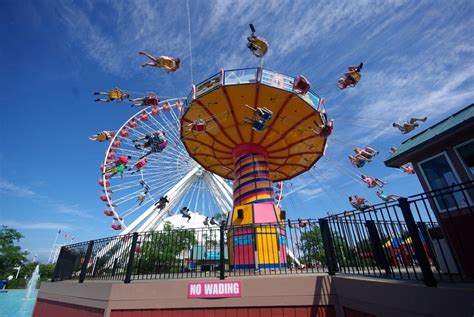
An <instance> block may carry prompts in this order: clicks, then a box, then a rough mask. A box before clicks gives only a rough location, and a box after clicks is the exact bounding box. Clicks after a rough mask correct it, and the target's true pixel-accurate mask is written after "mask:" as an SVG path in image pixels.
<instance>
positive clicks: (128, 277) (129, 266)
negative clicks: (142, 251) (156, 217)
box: [123, 232, 138, 284]
mask: <svg viewBox="0 0 474 317" xmlns="http://www.w3.org/2000/svg"><path fill="white" fill-rule="evenodd" d="M137 240H138V232H134V233H133V238H132V244H131V246H130V253H129V255H128V264H127V272H126V273H125V280H124V281H123V282H124V283H125V284H128V283H130V281H131V280H132V270H133V259H134V257H135V248H136V247H137Z"/></svg>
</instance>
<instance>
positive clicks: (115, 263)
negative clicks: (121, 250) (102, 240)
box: [112, 258, 118, 277]
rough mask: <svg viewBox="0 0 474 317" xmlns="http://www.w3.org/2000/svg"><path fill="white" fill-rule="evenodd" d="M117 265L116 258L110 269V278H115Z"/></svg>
mask: <svg viewBox="0 0 474 317" xmlns="http://www.w3.org/2000/svg"><path fill="white" fill-rule="evenodd" d="M117 263H118V258H115V260H114V266H113V267H112V277H114V276H115V271H117Z"/></svg>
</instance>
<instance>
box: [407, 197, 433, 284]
mask: <svg viewBox="0 0 474 317" xmlns="http://www.w3.org/2000/svg"><path fill="white" fill-rule="evenodd" d="M398 206H399V207H400V209H401V210H402V214H403V218H405V222H406V224H407V228H408V232H409V233H410V237H411V240H412V242H413V248H414V250H415V255H416V259H417V260H418V263H419V264H420V268H421V272H422V274H423V282H424V283H425V285H426V286H429V287H436V285H437V284H438V283H437V282H436V280H435V277H434V275H433V271H431V266H430V262H429V260H428V257H427V256H426V253H425V250H424V249H423V244H422V243H421V239H420V234H419V233H418V228H417V226H416V223H415V218H413V214H412V213H411V209H410V203H409V202H408V199H407V198H405V197H402V198H399V199H398Z"/></svg>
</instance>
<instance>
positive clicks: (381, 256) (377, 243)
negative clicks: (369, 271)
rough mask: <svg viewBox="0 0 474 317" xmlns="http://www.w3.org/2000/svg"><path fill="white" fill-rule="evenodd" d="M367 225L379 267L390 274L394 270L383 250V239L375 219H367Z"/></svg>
mask: <svg viewBox="0 0 474 317" xmlns="http://www.w3.org/2000/svg"><path fill="white" fill-rule="evenodd" d="M365 225H366V226H367V230H368V232H369V239H370V245H371V247H372V251H373V252H374V256H375V261H376V262H377V265H378V267H379V268H381V269H383V270H385V274H387V275H389V274H390V273H392V271H391V270H390V265H388V261H387V258H386V257H385V253H384V252H383V248H382V241H381V240H380V236H379V233H378V231H377V227H376V226H375V221H373V220H367V221H366V222H365Z"/></svg>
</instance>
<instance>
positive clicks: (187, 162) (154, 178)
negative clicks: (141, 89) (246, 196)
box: [102, 98, 232, 233]
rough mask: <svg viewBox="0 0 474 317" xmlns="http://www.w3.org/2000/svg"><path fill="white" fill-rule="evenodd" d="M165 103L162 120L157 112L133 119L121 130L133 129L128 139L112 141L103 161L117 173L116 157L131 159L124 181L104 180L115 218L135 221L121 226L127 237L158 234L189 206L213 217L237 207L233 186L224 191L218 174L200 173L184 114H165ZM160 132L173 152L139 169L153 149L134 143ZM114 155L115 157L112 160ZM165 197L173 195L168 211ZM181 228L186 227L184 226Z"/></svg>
mask: <svg viewBox="0 0 474 317" xmlns="http://www.w3.org/2000/svg"><path fill="white" fill-rule="evenodd" d="M173 100H183V99H179V98H178V99H173ZM165 102H167V101H163V102H161V103H160V105H159V107H160V110H161V111H160V112H159V114H158V115H156V116H155V115H153V114H152V112H151V110H152V108H151V107H147V108H145V109H140V111H139V112H137V113H136V114H135V115H134V116H132V117H130V118H129V119H128V120H127V121H126V122H125V123H124V124H123V125H122V126H121V127H120V129H119V131H122V129H123V128H127V131H128V135H125V136H121V135H120V134H119V133H118V134H117V135H116V136H115V137H114V138H113V139H112V142H111V143H110V144H109V146H108V149H107V152H106V156H105V158H104V161H103V162H104V166H107V167H108V168H113V167H115V165H116V164H119V163H117V161H116V159H115V157H120V156H122V155H125V156H130V159H129V163H128V165H127V166H126V170H125V171H124V173H123V174H122V175H116V176H114V177H112V178H110V179H105V176H103V177H102V181H103V182H104V183H105V182H107V183H108V182H110V184H109V185H105V186H104V190H105V191H107V190H110V191H111V194H110V195H109V198H108V202H109V206H110V208H111V210H112V211H113V212H114V215H115V216H116V217H121V218H124V219H125V218H127V220H130V224H129V226H128V227H126V226H125V223H123V222H122V221H119V223H120V224H122V225H123V227H124V228H126V229H125V231H123V232H124V233H128V232H131V231H137V230H138V231H143V230H154V229H157V228H159V227H160V224H161V223H162V222H163V221H164V219H166V217H168V215H176V214H179V210H180V209H181V208H182V207H183V206H187V207H189V208H193V209H194V210H193V211H194V212H198V213H200V214H203V215H209V216H210V215H214V214H215V213H227V212H228V210H229V207H230V206H231V204H232V201H230V202H229V197H230V199H232V190H231V189H230V187H229V184H228V183H225V182H224V184H225V185H223V184H222V183H220V182H219V181H218V180H217V179H215V178H214V177H213V176H212V174H210V173H209V172H207V171H204V170H202V169H200V168H198V163H197V162H196V161H195V160H194V159H192V158H191V157H190V156H189V154H188V152H187V150H186V148H185V147H184V145H183V143H182V142H181V133H180V127H181V122H180V116H181V115H182V114H181V112H179V110H178V109H177V107H176V106H175V104H173V105H170V106H171V108H170V111H168V112H167V111H163V105H164V103H165ZM168 102H170V101H169V100H168ZM144 112H146V113H147V115H148V120H146V121H142V120H141V115H142V114H143V113H144ZM217 116H229V114H228V113H222V114H218V115H215V116H214V117H217ZM223 119H225V117H223ZM131 120H135V121H136V122H137V127H136V128H130V127H129V126H128V125H129V122H130V121H131ZM214 128H216V127H215V126H214V124H211V125H210V126H209V127H208V129H210V130H212V129H214ZM155 131H164V132H165V133H166V139H167V140H168V142H169V143H168V146H167V147H166V149H164V150H163V151H162V152H159V153H152V154H151V155H149V156H147V162H146V165H145V166H142V167H140V166H138V165H137V166H136V163H137V162H138V160H139V159H140V158H141V157H142V156H143V155H145V154H147V153H148V149H146V148H145V149H137V148H135V143H136V142H133V141H134V140H137V139H143V138H144V137H145V136H147V135H150V134H151V133H153V132H155ZM117 141H120V146H119V147H118V146H113V145H119V144H117V143H115V144H114V142H117ZM111 153H113V154H114V156H112V158H111V159H108V158H107V157H111V156H109V154H111ZM132 173H133V174H132ZM140 195H143V196H144V197H140ZM165 195H169V199H170V202H169V203H168V204H167V205H166V207H165V208H164V209H163V210H158V209H157V208H156V206H155V204H156V203H157V202H158V201H159V198H160V197H162V196H165ZM161 211H162V212H161ZM178 219H179V218H178ZM183 220H184V221H183V222H182V224H185V223H186V219H185V218H183ZM127 222H129V221H127ZM179 224H180V221H178V225H179Z"/></svg>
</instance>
